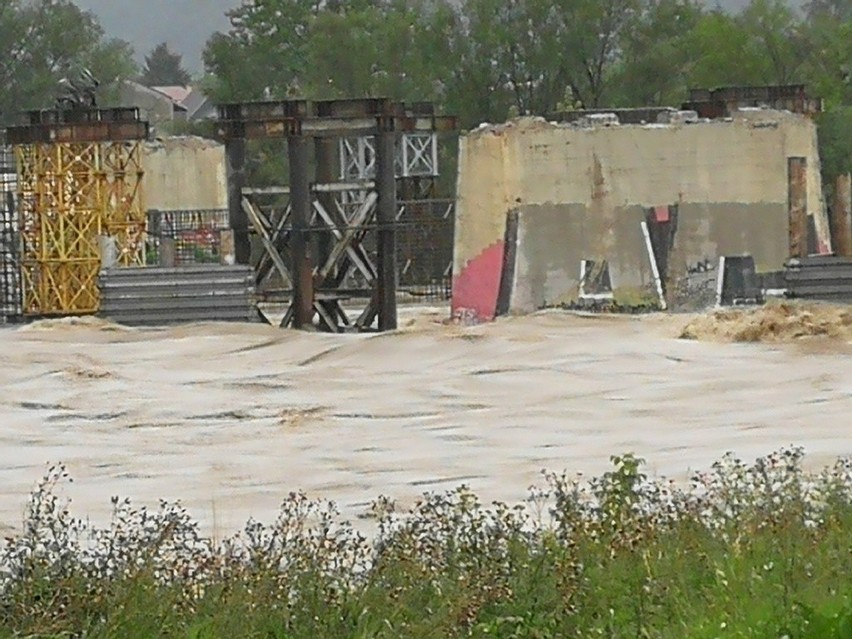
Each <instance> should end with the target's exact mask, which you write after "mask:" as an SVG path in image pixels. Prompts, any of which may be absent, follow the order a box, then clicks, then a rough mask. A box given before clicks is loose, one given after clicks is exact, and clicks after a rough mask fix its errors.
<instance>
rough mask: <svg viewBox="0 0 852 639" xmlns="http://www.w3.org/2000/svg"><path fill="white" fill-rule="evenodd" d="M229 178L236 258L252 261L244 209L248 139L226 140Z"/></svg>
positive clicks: (231, 225)
mask: <svg viewBox="0 0 852 639" xmlns="http://www.w3.org/2000/svg"><path fill="white" fill-rule="evenodd" d="M225 159H226V162H227V180H228V223H229V225H230V227H231V229H233V231H234V260H235V261H236V263H237V264H248V263H249V262H250V261H251V241H250V239H249V220H248V215H246V212H245V211H244V210H243V187H244V186H245V184H246V168H245V167H246V141H245V139H244V138H230V139H228V140H227V141H226V142H225Z"/></svg>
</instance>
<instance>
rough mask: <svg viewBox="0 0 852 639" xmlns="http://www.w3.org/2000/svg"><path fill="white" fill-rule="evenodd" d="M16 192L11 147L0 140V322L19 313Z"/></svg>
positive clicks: (13, 317)
mask: <svg viewBox="0 0 852 639" xmlns="http://www.w3.org/2000/svg"><path fill="white" fill-rule="evenodd" d="M16 190H17V174H16V168H15V156H14V153H13V152H12V149H11V147H8V146H5V145H4V144H2V140H0V323H3V322H6V321H9V320H12V319H15V318H18V317H20V316H21V313H22V308H21V266H20V233H19V229H18V220H17V215H16V212H15V198H16V193H15V192H16Z"/></svg>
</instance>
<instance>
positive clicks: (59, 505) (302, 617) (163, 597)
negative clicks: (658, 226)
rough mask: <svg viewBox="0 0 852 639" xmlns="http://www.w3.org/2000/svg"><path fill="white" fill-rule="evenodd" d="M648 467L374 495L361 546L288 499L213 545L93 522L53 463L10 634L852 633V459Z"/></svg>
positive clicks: (798, 456) (128, 517)
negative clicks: (71, 504) (505, 488)
mask: <svg viewBox="0 0 852 639" xmlns="http://www.w3.org/2000/svg"><path fill="white" fill-rule="evenodd" d="M642 467H643V462H642V460H640V459H637V458H635V457H633V456H631V455H625V456H621V457H615V458H613V469H612V470H611V471H610V472H608V473H606V474H604V475H603V476H601V477H598V478H595V479H593V480H591V481H589V482H581V481H580V480H579V478H572V477H569V476H567V475H559V474H546V475H545V476H544V478H543V482H542V485H541V486H540V487H538V488H535V489H532V490H531V492H530V497H529V500H528V501H527V502H526V503H525V504H522V505H520V506H517V507H511V506H509V505H507V504H502V503H492V504H483V503H481V502H480V501H479V499H478V498H477V497H476V495H475V494H473V493H472V492H470V491H469V490H468V489H466V488H464V487H461V488H458V489H456V490H453V491H450V492H447V493H443V494H426V495H424V496H423V498H422V499H420V500H419V501H418V502H417V503H416V505H415V506H413V507H412V508H410V509H408V510H406V511H400V510H399V509H398V508H397V507H396V506H395V504H394V503H393V502H392V501H390V500H388V499H386V498H380V499H378V500H377V501H376V502H375V503H374V505H373V515H374V517H375V523H376V532H375V534H372V535H371V536H370V538H369V539H368V538H366V537H365V536H363V535H361V534H360V533H359V532H358V531H356V530H355V529H354V528H353V527H352V526H351V525H349V524H348V523H346V522H345V521H343V520H342V519H341V518H340V517H339V515H338V514H337V511H336V510H335V508H334V506H333V504H331V503H328V502H321V501H311V500H308V499H307V498H306V497H305V496H304V495H301V494H291V495H290V496H289V497H288V498H287V499H286V500H285V501H284V503H283V504H282V507H281V511H280V514H279V516H278V518H277V520H276V521H274V522H273V523H272V524H268V525H264V524H261V523H258V522H255V521H250V522H249V523H248V524H247V525H246V526H245V528H244V529H243V530H242V531H240V532H239V533H238V534H236V535H234V536H232V537H229V538H227V539H224V540H223V541H221V542H213V541H212V540H210V539H208V538H205V537H204V536H202V535H201V534H200V533H199V528H198V526H197V524H196V523H195V522H194V521H193V520H192V519H191V517H190V516H189V514H188V513H187V512H186V510H184V509H183V508H182V507H181V506H180V505H179V504H172V503H166V502H162V503H161V504H160V506H159V508H158V509H156V510H153V511H149V510H146V509H144V508H135V507H133V506H132V505H131V504H130V503H129V502H128V501H118V500H115V501H114V504H113V505H114V515H113V517H112V521H111V524H110V525H109V526H108V527H106V528H97V527H95V526H92V525H89V524H86V523H83V522H81V521H79V520H77V519H75V518H73V517H72V516H71V514H70V513H69V511H68V509H67V507H66V504H65V503H64V502H63V501H62V500H61V499H60V497H59V491H58V488H60V487H61V484H62V482H64V481H66V480H67V475H66V473H65V470H64V469H63V468H62V467H61V466H60V467H55V468H52V469H51V470H50V471H49V472H48V473H47V475H46V477H45V478H44V480H43V481H42V482H41V483H40V484H39V485H38V486H37V487H36V489H35V490H34V491H33V493H32V495H31V498H30V502H29V509H28V514H27V517H26V521H25V525H24V527H23V529H22V530H21V532H20V534H18V535H17V536H15V537H13V538H10V539H7V540H6V541H5V543H4V544H3V546H2V548H0V636H7V637H93V638H94V637H104V638H106V637H109V638H113V637H121V638H126V639H135V638H148V637H175V638H187V639H189V638H192V639H208V638H209V639H214V638H216V639H218V638H222V639H233V638H238V637H257V638H262V639H301V638H305V639H308V638H310V639H324V638H329V639H331V638H335V639H336V638H353V639H354V638H359V639H367V638H387V639H391V638H393V639H397V638H401V637H402V638H412V639H421V638H422V639H426V638H434V639H439V638H440V639H444V638H456V637H459V638H460V637H474V638H486V637H500V638H505V639H546V638H550V637H554V638H555V637H577V638H582V637H609V638H630V639H636V638H640V639H641V638H650V637H654V638H661V639H662V638H671V639H675V638H677V639H682V638H684V637H689V638H695V639H704V638H707V639H710V638H716V637H754V638H767V639H780V638H781V637H784V636H786V637H789V638H790V639H797V638H813V639H852V461H850V460H848V459H845V460H838V461H837V463H836V464H835V465H834V466H832V467H830V468H826V469H825V470H823V471H822V472H820V473H815V474H809V473H806V472H804V471H803V470H802V451H801V450H799V449H791V450H783V451H780V452H778V453H775V454H772V455H769V456H767V457H765V458H761V459H758V460H757V461H756V462H755V463H753V464H751V465H746V464H744V463H743V462H741V461H739V460H737V459H735V458H733V457H732V456H726V457H725V458H723V459H722V460H720V461H719V462H718V463H716V464H715V465H714V466H713V467H712V469H711V470H710V471H709V472H706V473H701V474H697V475H696V476H695V477H693V479H692V481H691V483H690V484H689V485H688V486H679V485H676V484H675V483H673V482H668V481H665V480H659V479H651V478H648V477H646V476H645V475H644V474H643V472H642Z"/></svg>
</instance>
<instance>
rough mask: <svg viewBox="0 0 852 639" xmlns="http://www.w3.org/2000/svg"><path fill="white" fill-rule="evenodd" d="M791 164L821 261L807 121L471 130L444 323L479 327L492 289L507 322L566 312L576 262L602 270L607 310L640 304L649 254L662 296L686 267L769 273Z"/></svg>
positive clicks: (783, 220)
mask: <svg viewBox="0 0 852 639" xmlns="http://www.w3.org/2000/svg"><path fill="white" fill-rule="evenodd" d="M790 158H803V159H804V163H805V166H806V175H805V179H804V181H803V183H802V184H800V185H799V186H800V188H801V189H804V190H806V194H804V197H805V198H806V209H807V215H808V221H809V228H810V235H811V238H810V239H811V245H812V246H813V250H814V251H815V252H819V253H824V252H828V251H830V239H829V238H830V234H829V226H828V221H827V217H826V211H825V207H824V203H823V201H822V185H821V181H820V163H819V155H818V150H817V135H816V126H815V125H814V123H813V122H812V121H811V120H810V119H808V118H806V117H803V116H800V115H796V114H792V113H789V112H781V111H772V110H763V109H747V110H742V111H738V112H736V113H735V114H734V115H733V116H732V117H730V118H726V119H720V120H701V121H697V122H695V121H690V119H678V118H670V122H669V123H666V124H656V123H653V124H630V125H624V124H621V125H618V124H616V125H612V124H609V125H607V126H589V125H588V124H586V125H582V126H581V125H578V123H576V122H575V123H571V124H568V123H551V122H547V121H545V120H543V119H540V118H521V119H518V120H514V121H512V122H509V123H506V124H503V125H495V126H482V127H480V128H479V129H477V130H475V131H473V132H471V133H469V134H467V135H465V136H464V137H463V138H462V140H461V145H460V151H459V177H458V192H457V213H456V229H455V247H454V264H453V266H454V271H453V272H454V286H453V312H454V314H456V315H457V316H459V315H461V316H467V317H472V318H475V319H479V320H488V319H491V318H493V317H494V315H495V311H496V309H497V302H498V295H499V294H500V293H501V290H502V291H503V293H504V295H508V296H509V299H508V300H503V302H505V304H504V308H507V309H508V310H509V311H512V312H529V311H534V310H536V309H539V308H542V307H544V306H547V305H555V304H560V303H566V302H571V301H574V300H576V298H577V295H578V290H579V283H580V282H579V279H580V273H581V262H582V261H583V260H594V261H602V260H605V261H606V262H607V263H608V264H609V269H610V276H611V280H612V286H613V292H614V296H615V299H616V301H619V302H621V303H634V302H636V301H638V300H642V299H647V298H648V297H649V296H650V297H653V296H655V292H654V291H655V277H654V272H653V269H652V267H651V259H650V257H649V256H650V255H652V254H653V252H654V251H653V249H652V250H649V248H650V245H651V244H653V245H654V248H655V249H656V253H657V255H656V261H657V266H658V267H660V268H659V270H660V271H661V273H660V278H661V279H662V280H663V282H662V283H663V286H664V287H666V288H667V294H672V292H673V291H674V288H675V285H676V282H677V280H678V279H679V278H682V277H684V276H685V275H686V274H687V273H688V272H689V271H690V269H691V268H693V266H694V265H698V264H707V263H716V262H718V258H719V257H720V256H724V255H742V254H749V255H752V256H753V257H754V259H755V263H756V265H757V268H758V270H759V271H772V270H778V269H781V268H782V265H783V263H784V261H785V260H786V259H787V258H788V257H789V256H790V254H791V250H792V249H791V247H792V246H793V244H794V242H793V240H792V239H791V236H792V234H793V229H792V228H791V214H790V210H791V205H790V201H791V197H792V196H791V191H790V189H791V186H790V184H791V178H790V176H789V175H788V173H789V169H788V166H789V160H790ZM800 182H801V180H800ZM801 195H802V194H800V197H801ZM510 213H511V214H512V218H513V220H515V224H516V228H513V229H510V231H511V233H510V234H509V236H507V217H508V216H509V214H510ZM643 223H644V224H643ZM643 226H644V227H645V229H650V237H648V234H647V233H646V232H645V231H644V230H643ZM510 236H511V237H510ZM507 238H510V239H509V241H511V242H512V243H513V244H512V247H511V249H512V250H511V251H507V250H506V242H507ZM507 257H511V260H512V264H509V265H507V264H506V258H507ZM507 266H508V268H507ZM506 278H509V280H510V281H506Z"/></svg>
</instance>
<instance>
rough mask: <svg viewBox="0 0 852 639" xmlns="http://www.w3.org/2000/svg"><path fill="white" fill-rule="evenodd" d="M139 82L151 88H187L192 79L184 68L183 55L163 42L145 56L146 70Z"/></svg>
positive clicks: (143, 71)
mask: <svg viewBox="0 0 852 639" xmlns="http://www.w3.org/2000/svg"><path fill="white" fill-rule="evenodd" d="M139 81H140V82H141V83H142V84H144V85H146V86H149V87H156V86H187V85H188V84H189V83H190V81H191V78H190V75H189V73H187V71H186V69H184V68H183V63H182V58H181V55H180V54H179V53H175V52H173V51H172V50H171V49H169V45H168V44H166V43H165V42H162V43H160V44H158V45H157V46H156V47H154V48H153V49H152V50H151V53H150V54H148V55H146V56H145V68H144V69H143V70H142V75H141V76H140V77H139Z"/></svg>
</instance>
